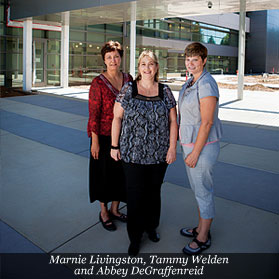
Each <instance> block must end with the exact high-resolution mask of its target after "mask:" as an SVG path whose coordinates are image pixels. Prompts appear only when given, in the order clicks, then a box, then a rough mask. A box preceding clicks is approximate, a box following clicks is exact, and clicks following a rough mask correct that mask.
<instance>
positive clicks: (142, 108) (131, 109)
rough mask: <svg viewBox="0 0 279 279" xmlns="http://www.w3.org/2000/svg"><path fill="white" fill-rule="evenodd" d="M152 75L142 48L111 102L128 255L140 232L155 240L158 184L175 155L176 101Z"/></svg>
mask: <svg viewBox="0 0 279 279" xmlns="http://www.w3.org/2000/svg"><path fill="white" fill-rule="evenodd" d="M158 78H159V65H158V60H157V57H156V55H155V54H154V53H153V52H152V51H144V52H142V53H141V55H140V57H139V62H138V76H137V78H136V80H135V81H134V82H133V83H132V82H130V83H128V84H126V85H124V87H123V88H122V90H121V92H120V94H119V95H118V96H117V98H116V103H115V105H114V118H113V122H112V146H111V148H112V149H111V156H112V158H113V159H115V160H116V161H118V160H120V159H121V160H122V164H123V166H124V173H125V177H126V188H127V215H128V222H127V231H128V235H129V239H130V242H131V244H130V246H129V249H128V254H129V255H131V256H135V255H137V254H138V252H139V248H140V242H141V238H142V234H143V232H144V231H146V232H147V234H148V237H149V239H150V240H151V241H153V242H158V241H159V240H160V237H159V234H158V233H157V232H156V228H157V227H158V225H159V220H160V209H161V196H160V195H161V184H162V183H163V179H164V175H165V172H166V169H167V165H168V164H171V163H173V162H174V161H175V159H176V141H177V121H176V102H175V99H174V97H173V94H172V92H171V90H170V88H169V87H168V86H167V85H163V84H160V83H159V82H158Z"/></svg>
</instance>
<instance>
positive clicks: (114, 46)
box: [101, 41, 123, 61]
mask: <svg viewBox="0 0 279 279" xmlns="http://www.w3.org/2000/svg"><path fill="white" fill-rule="evenodd" d="M116 50H117V51H118V53H119V55H120V57H121V58H122V56H123V49H122V46H121V44H120V43H119V42H117V41H108V42H106V43H105V44H104V46H103V47H102V49H101V54H102V57H103V60H104V61H105V55H106V53H107V52H112V51H116Z"/></svg>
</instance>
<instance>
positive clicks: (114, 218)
mask: <svg viewBox="0 0 279 279" xmlns="http://www.w3.org/2000/svg"><path fill="white" fill-rule="evenodd" d="M109 215H110V217H111V219H112V220H118V221H121V222H123V223H127V220H128V218H127V215H126V214H124V213H120V215H119V216H117V215H114V214H113V213H112V212H111V211H109Z"/></svg>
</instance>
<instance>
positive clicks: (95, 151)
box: [91, 141, 100, 160]
mask: <svg viewBox="0 0 279 279" xmlns="http://www.w3.org/2000/svg"><path fill="white" fill-rule="evenodd" d="M99 152H100V145H99V142H95V141H92V145H91V154H92V157H93V158H94V159H95V160H98V159H99Z"/></svg>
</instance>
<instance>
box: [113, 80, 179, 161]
mask: <svg viewBox="0 0 279 279" xmlns="http://www.w3.org/2000/svg"><path fill="white" fill-rule="evenodd" d="M158 86H159V90H158V91H159V94H158V96H155V97H146V96H143V95H140V94H138V91H137V84H136V82H133V83H132V82H129V83H127V84H126V85H124V87H123V88H122V90H121V91H120V93H119V94H118V96H117V98H116V102H120V103H121V106H122V108H123V109H124V115H123V119H122V127H121V133H120V138H119V145H120V154H121V159H122V160H123V161H124V162H126V163H135V164H144V165H149V164H159V163H162V162H165V161H166V156H167V152H168V149H169V131H170V127H169V112H170V109H171V108H173V107H175V106H176V102H175V99H174V97H173V94H172V92H171V90H170V88H169V87H168V86H167V85H163V84H159V85H158Z"/></svg>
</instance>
